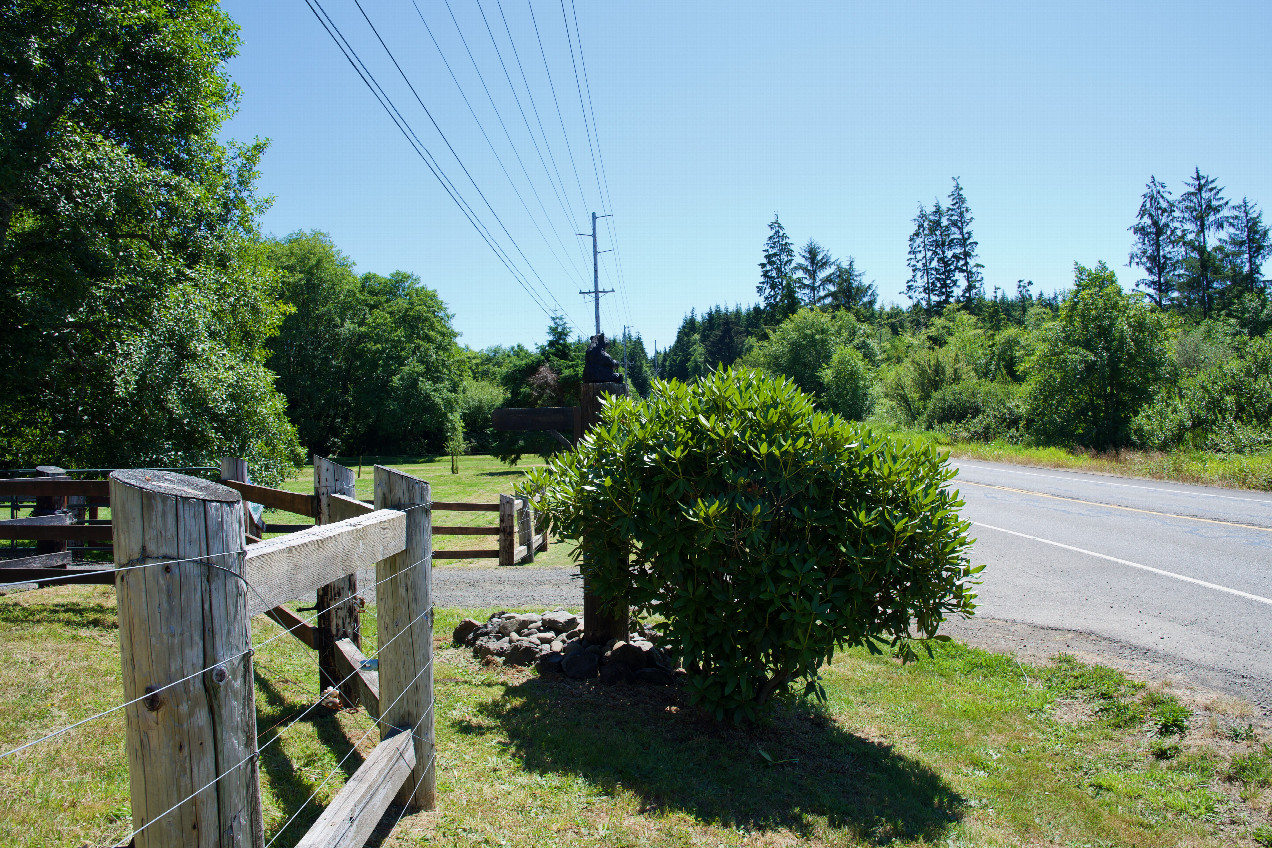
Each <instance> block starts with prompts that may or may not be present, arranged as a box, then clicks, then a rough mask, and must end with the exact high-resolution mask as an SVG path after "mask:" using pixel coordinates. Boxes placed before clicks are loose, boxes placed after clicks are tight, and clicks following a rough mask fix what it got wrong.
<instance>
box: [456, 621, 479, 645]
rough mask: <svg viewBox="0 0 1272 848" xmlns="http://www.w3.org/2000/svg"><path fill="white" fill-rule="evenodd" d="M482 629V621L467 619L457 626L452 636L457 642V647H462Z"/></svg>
mask: <svg viewBox="0 0 1272 848" xmlns="http://www.w3.org/2000/svg"><path fill="white" fill-rule="evenodd" d="M480 629H481V622H480V621H477V620H476V619H472V618H466V619H464V620H463V621H461V622H460V623H459V624H458V625H456V626H455V632H454V633H453V634H452V635H451V638H452V639H454V640H455V643H456V644H457V645H462V644H464V642H465V641H466V640H467V639H468V637H469V636H470V635H471V634H472V633H473V632H474V631H476V630H480Z"/></svg>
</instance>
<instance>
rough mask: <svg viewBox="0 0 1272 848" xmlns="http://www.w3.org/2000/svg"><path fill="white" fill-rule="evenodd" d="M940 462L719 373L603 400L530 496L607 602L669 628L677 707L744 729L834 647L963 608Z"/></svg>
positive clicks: (967, 570)
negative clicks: (684, 699)
mask: <svg viewBox="0 0 1272 848" xmlns="http://www.w3.org/2000/svg"><path fill="white" fill-rule="evenodd" d="M952 476H953V475H952V472H951V470H950V469H949V468H948V467H947V466H946V465H945V463H944V456H943V455H940V454H938V453H937V452H936V451H935V450H934V449H932V448H930V447H926V448H925V447H918V446H914V445H911V444H908V443H905V442H901V441H898V440H894V439H890V438H887V437H884V436H880V435H877V434H876V433H874V432H872V431H871V430H869V429H867V428H865V427H862V426H860V425H856V424H851V423H849V422H846V421H844V420H843V419H842V418H840V417H838V416H835V415H832V414H828V413H823V412H818V411H817V410H816V408H815V407H814V405H813V402H812V398H810V397H809V396H808V395H806V394H804V393H802V392H800V391H799V390H798V389H797V388H796V387H795V386H794V385H793V384H792V383H791V382H790V381H787V380H779V379H775V378H772V377H769V376H766V375H764V374H761V373H758V372H752V371H743V370H737V369H730V370H727V371H721V372H717V373H715V374H711V375H708V376H706V377H703V378H702V379H700V380H698V381H696V382H694V383H692V384H689V385H686V384H683V383H679V382H658V383H655V385H654V388H653V390H652V391H651V392H650V396H649V398H648V399H646V400H641V399H639V398H632V397H620V398H614V399H611V400H610V402H609V403H608V404H607V405H606V406H605V408H604V412H603V415H602V423H601V424H600V425H599V426H598V427H596V428H595V429H593V430H592V431H591V432H590V433H589V434H588V435H587V436H586V437H585V438H584V439H583V440H582V442H581V443H580V444H579V446H578V448H577V450H575V451H573V452H570V453H566V454H561V455H559V456H557V457H554V458H553V459H552V460H551V461H550V462H549V466H548V467H547V468H545V469H541V470H536V471H532V472H531V475H530V478H529V481H528V483H527V485H526V491H527V492H528V493H529V494H530V495H531V497H533V498H534V499H535V501H536V503H537V505H538V507H539V508H540V509H541V510H543V511H544V512H546V513H548V514H549V515H550V516H551V519H552V521H553V523H554V525H555V526H556V527H557V528H558V529H559V530H560V532H561V533H562V534H563V535H564V536H566V537H568V538H572V539H577V540H579V548H578V556H579V557H580V558H581V568H582V571H583V574H584V575H585V576H586V577H587V579H588V580H589V582H590V585H591V587H592V589H593V591H595V592H596V593H597V595H598V596H599V598H600V599H601V602H602V605H608V606H609V608H610V609H614V608H615V607H616V606H617V605H619V604H623V603H628V604H630V605H631V606H632V607H633V609H634V610H635V611H636V612H637V613H638V614H653V613H655V612H656V613H657V614H658V615H659V616H661V617H663V618H664V619H665V621H666V633H667V636H668V637H669V643H670V644H671V645H672V646H673V649H674V650H676V651H677V652H678V654H679V658H680V659H681V660H682V661H683V662H684V663H685V664H686V667H687V668H690V669H691V670H698V671H700V672H701V673H695V674H692V675H691V676H690V680H689V692H690V697H691V698H692V699H693V700H694V701H696V702H699V703H701V704H702V705H703V706H704V707H705V708H706V709H707V710H708V711H710V712H711V713H713V714H714V715H715V716H716V717H717V718H723V717H725V716H729V717H732V718H733V719H734V720H735V721H741V720H743V719H751V718H753V717H755V716H756V714H757V712H756V711H757V708H758V707H760V706H761V705H762V704H763V703H765V702H766V701H767V700H768V699H769V698H770V697H771V696H772V695H773V694H775V693H778V692H781V691H783V690H785V689H787V687H788V686H789V685H790V684H792V683H794V682H796V681H803V682H804V684H805V686H804V693H805V694H814V695H821V696H823V697H824V692H822V691H821V688H820V683H819V682H818V677H817V672H818V669H819V668H820V667H821V666H822V664H824V663H826V662H829V661H830V659H831V657H832V656H833V654H834V652H835V650H836V649H837V648H843V647H847V646H854V645H866V646H868V647H870V648H871V649H872V650H878V648H879V646H880V644H883V643H884V642H888V643H890V644H891V646H892V647H893V649H894V650H896V651H897V652H898V653H899V654H900V655H901V656H902V657H903V658H905V659H909V658H913V657H914V656H915V651H914V648H915V645H914V642H913V641H912V638H911V633H912V632H914V633H916V634H917V635H918V636H919V637H920V638H938V639H939V638H941V637H939V636H937V635H936V634H937V628H938V626H939V625H940V623H941V622H942V621H943V620H944V618H945V617H946V616H947V615H949V614H953V613H965V614H970V613H971V612H972V609H973V606H974V604H973V599H974V598H975V595H974V594H973V593H972V587H971V585H970V584H971V582H972V580H971V578H972V577H973V575H975V574H977V573H978V572H979V571H980V568H979V567H977V568H973V567H971V566H970V565H969V563H968V560H967V555H966V552H967V549H968V547H969V544H970V543H969V541H968V539H967V536H966V532H967V529H968V526H969V525H968V524H967V523H966V522H964V521H962V520H961V519H960V518H959V516H958V509H959V507H961V506H962V502H961V501H959V500H958V499H957V497H956V496H955V494H954V493H953V492H952V491H951V490H949V489H947V488H945V487H944V484H945V483H946V482H947V481H949V480H950V478H951V477H952Z"/></svg>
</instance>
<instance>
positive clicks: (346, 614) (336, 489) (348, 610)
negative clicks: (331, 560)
mask: <svg viewBox="0 0 1272 848" xmlns="http://www.w3.org/2000/svg"><path fill="white" fill-rule="evenodd" d="M356 479H357V478H356V477H354V473H353V471H352V470H350V469H348V468H345V467H344V466H343V465H337V464H336V463H334V462H332V461H331V460H329V459H324V458H322V457H321V456H315V457H314V494H315V495H317V496H318V523H319V524H331V523H332V521H333V520H334V519H333V517H332V514H331V506H330V500H329V499H330V497H331V496H332V495H344V496H346V497H350V498H353V497H357V495H356V494H355V493H354V485H355V482H356ZM356 594H358V575H357V574H350V575H349V576H348V577H341V578H340V579H339V580H335V581H332V582H331V583H328V584H327V585H325V586H319V587H318V621H317V623H316V626H315V629H314V638H315V643H316V644H315V647H316V648H317V650H318V679H319V685H320V686H321V687H322V690H323V691H324V692H325V691H326V690H327V689H329V688H331V687H333V686H338V687H339V689H340V697H341V698H343V699H344V701H345V703H347V704H349V705H351V706H353V705H356V704H358V702H359V695H358V692H359V689H358V685H357V681H356V680H353V679H349V680H345V682H344V685H340V681H341V680H342V679H343V678H344V677H345V676H346V675H343V674H341V673H340V669H341V667H342V666H341V665H340V662H339V657H338V656H337V654H338V653H339V649H338V648H336V642H338V641H340V640H341V639H348V640H349V641H350V642H353V644H355V645H357V646H358V647H359V648H361V647H362V626H361V621H362V617H361V613H362V611H361V609H360V608H359V606H360V602H359V601H356V600H349V598H351V597H353V596H354V595H356Z"/></svg>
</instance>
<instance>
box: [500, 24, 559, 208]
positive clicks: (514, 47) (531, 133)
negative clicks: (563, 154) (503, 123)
mask: <svg viewBox="0 0 1272 848" xmlns="http://www.w3.org/2000/svg"><path fill="white" fill-rule="evenodd" d="M496 5H497V6H498V8H499V17H500V18H501V19H502V20H503V25H504V32H505V33H506V34H507V36H508V43H509V46H511V47H512V55H513V58H515V59H516V60H517V69H518V70H519V71H520V72H521V81H522V83H523V84H524V85H525V87H526V96H527V97H528V98H529V100H530V108H531V109H532V110H533V111H534V116H535V120H536V121H537V122H538V124H539V131H540V132H542V131H543V121H542V119H540V118H539V110H538V108H537V107H536V106H535V103H534V94H533V92H531V90H530V81H529V80H528V79H526V71H525V68H524V67H522V65H521V56H520V55H519V54H518V53H517V42H516V41H515V40H514V39H513V37H512V28H511V27H509V26H508V19H507V18H506V17H505V16H504V11H503V4H502V3H500V2H499V0H496ZM477 11H479V12H480V13H481V20H482V23H484V24H485V25H486V33H487V34H488V35H489V36H490V43H491V44H492V45H494V48H495V55H496V56H497V57H498V58H499V66H500V67H501V68H503V72H504V79H506V80H507V81H508V88H509V89H510V90H511V91H512V98H513V100H514V101H516V104H517V111H519V112H520V113H521V121H522V123H524V124H525V125H526V134H527V135H529V136H530V143H531V144H533V145H534V151H535V153H536V154H538V156H539V164H540V165H542V166H543V173H544V174H546V175H547V177H548V185H550V186H552V192H553V193H554V194H555V195H556V198H557V203H558V204H560V206H561V212H562V213H564V214H565V216H566V220H570V221H573V220H574V214H573V213H572V212H571V211H570V210H568V209H566V208H565V201H564V199H563V198H562V196H561V191H560V190H558V188H557V184H556V182H554V181H553V180H552V173H551V172H550V171H549V170H548V163H547V162H546V161H544V158H543V151H542V150H541V149H540V147H539V140H538V139H537V138H535V135H534V130H533V129H531V128H530V119H529V118H527V117H526V110H525V108H524V107H523V106H522V105H521V98H520V97H519V96H518V95H517V87H516V86H515V85H513V82H512V76H511V75H510V74H509V73H508V66H507V65H506V64H504V59H503V53H502V52H501V51H500V50H499V44H498V42H497V41H496V39H495V34H494V32H493V31H491V29H490V22H489V21H487V20H486V10H485V9H484V8H483V7H482V5H481V0H477ZM547 142H548V137H547V136H546V135H544V137H543V143H544V145H545V146H546V145H547ZM548 155H549V157H551V155H552V150H551V148H549V149H548ZM555 168H556V162H555V161H554V162H553V169H554V170H555ZM560 177H561V172H560V171H557V179H558V180H559V179H560Z"/></svg>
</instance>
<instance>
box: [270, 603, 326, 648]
mask: <svg viewBox="0 0 1272 848" xmlns="http://www.w3.org/2000/svg"><path fill="white" fill-rule="evenodd" d="M265 615H267V616H269V618H270V619H271V620H273V622H274V623H275V624H277V625H278V626H279V627H281V628H283V629H284V630H286V631H288V632H289V633H291V635H293V636H295V637H296V638H297V639H299V640H300V641H302V642H304V643H305V644H306V645H308V646H309V647H311V648H312V647H314V626H313V625H312V624H310V623H309V622H307V621H305V620H304V619H303V618H301V617H300V616H298V615H296V613H294V612H292V611H291V610H289V609H288V608H287V607H274V608H273V609H267V610H265Z"/></svg>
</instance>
